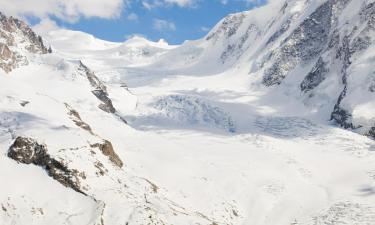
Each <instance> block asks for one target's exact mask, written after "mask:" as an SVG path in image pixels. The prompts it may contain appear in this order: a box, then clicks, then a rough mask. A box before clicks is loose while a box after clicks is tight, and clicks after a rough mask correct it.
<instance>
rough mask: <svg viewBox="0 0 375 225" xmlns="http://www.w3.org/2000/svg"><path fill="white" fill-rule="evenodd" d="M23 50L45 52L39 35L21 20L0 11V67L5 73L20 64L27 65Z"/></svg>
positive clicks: (37, 52) (45, 49) (46, 51)
mask: <svg viewBox="0 0 375 225" xmlns="http://www.w3.org/2000/svg"><path fill="white" fill-rule="evenodd" d="M25 52H29V53H34V54H46V53H48V49H47V48H46V47H45V46H44V44H43V40H42V38H41V37H40V36H38V35H37V34H35V33H34V31H33V30H32V29H31V28H30V27H29V26H28V25H27V24H26V23H25V22H23V21H21V20H18V19H16V18H13V17H6V16H4V15H3V14H1V13H0V68H2V69H3V70H4V71H5V72H6V73H9V72H11V71H12V70H13V69H15V68H17V67H18V66H21V65H27V64H28V60H27V56H26V55H25V54H24V53H25Z"/></svg>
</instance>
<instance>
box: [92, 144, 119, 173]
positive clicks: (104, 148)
mask: <svg viewBox="0 0 375 225" xmlns="http://www.w3.org/2000/svg"><path fill="white" fill-rule="evenodd" d="M91 147H92V148H98V149H100V151H101V152H102V153H103V155H105V156H107V157H108V159H109V160H110V161H111V162H112V163H113V164H114V165H116V166H117V167H119V168H121V167H122V166H123V165H124V164H123V162H122V160H121V159H120V157H119V156H118V155H117V154H116V152H115V151H114V149H113V146H112V143H111V142H109V141H107V140H103V143H96V144H92V145H91Z"/></svg>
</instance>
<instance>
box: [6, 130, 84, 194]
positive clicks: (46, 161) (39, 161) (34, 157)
mask: <svg viewBox="0 0 375 225" xmlns="http://www.w3.org/2000/svg"><path fill="white" fill-rule="evenodd" d="M8 157H9V158H11V159H13V160H15V161H17V162H19V163H23V164H34V165H36V166H40V167H42V168H44V169H45V170H46V171H47V173H48V175H49V176H50V177H52V178H53V179H55V180H56V181H58V182H59V183H61V184H62V185H64V186H65V187H68V188H71V189H73V190H75V191H77V192H79V193H82V194H84V195H86V194H85V193H84V192H82V191H81V189H80V181H79V179H78V177H77V176H78V171H76V170H70V169H69V168H68V167H67V166H66V165H64V164H63V163H61V162H59V161H58V160H56V159H54V158H52V157H51V156H50V155H49V154H48V152H47V146H46V145H43V144H39V143H38V142H37V141H35V140H34V139H31V138H26V137H17V138H16V140H15V141H14V143H13V144H12V145H11V146H10V148H9V150H8Z"/></svg>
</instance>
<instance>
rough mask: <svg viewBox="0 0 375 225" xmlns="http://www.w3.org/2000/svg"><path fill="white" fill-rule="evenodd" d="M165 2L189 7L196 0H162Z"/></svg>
mask: <svg viewBox="0 0 375 225" xmlns="http://www.w3.org/2000/svg"><path fill="white" fill-rule="evenodd" d="M164 1H165V3H167V4H176V5H178V6H180V7H191V6H194V5H195V4H196V3H197V0H164Z"/></svg>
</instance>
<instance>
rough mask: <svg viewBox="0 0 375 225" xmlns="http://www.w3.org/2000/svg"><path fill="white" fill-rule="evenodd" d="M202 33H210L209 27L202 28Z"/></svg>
mask: <svg viewBox="0 0 375 225" xmlns="http://www.w3.org/2000/svg"><path fill="white" fill-rule="evenodd" d="M201 31H203V32H208V31H210V28H208V27H201Z"/></svg>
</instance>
